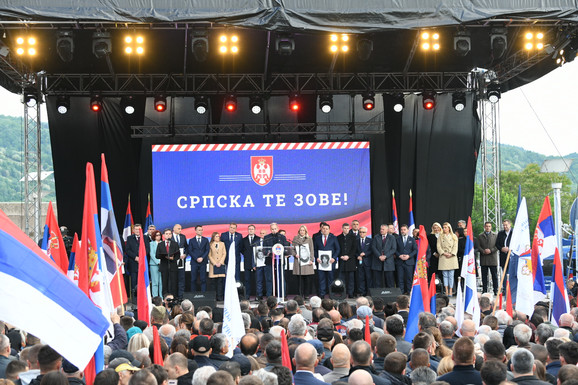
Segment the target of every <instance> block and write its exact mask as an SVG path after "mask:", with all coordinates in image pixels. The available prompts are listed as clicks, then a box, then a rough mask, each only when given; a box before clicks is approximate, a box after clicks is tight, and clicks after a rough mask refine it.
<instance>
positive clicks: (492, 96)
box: [486, 82, 502, 103]
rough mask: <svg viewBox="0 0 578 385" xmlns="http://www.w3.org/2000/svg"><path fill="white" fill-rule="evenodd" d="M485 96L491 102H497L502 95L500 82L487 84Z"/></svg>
mask: <svg viewBox="0 0 578 385" xmlns="http://www.w3.org/2000/svg"><path fill="white" fill-rule="evenodd" d="M486 96H487V97H488V100H489V101H490V102H491V103H497V102H498V100H500V98H501V97H502V92H501V91H500V84H499V83H497V82H492V83H490V84H488V87H487V88H486Z"/></svg>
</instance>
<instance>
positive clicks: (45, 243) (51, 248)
mask: <svg viewBox="0 0 578 385" xmlns="http://www.w3.org/2000/svg"><path fill="white" fill-rule="evenodd" d="M42 250H44V252H45V253H46V255H48V256H49V257H50V258H52V260H53V261H54V262H55V263H56V265H57V266H58V267H59V268H60V270H61V271H62V272H63V273H66V270H67V269H68V255H67V254H66V247H64V241H63V240H62V234H61V233H60V227H58V222H57V221H56V215H54V209H53V208H52V202H49V203H48V211H47V212H46V224H45V225H44V237H43V238H42Z"/></svg>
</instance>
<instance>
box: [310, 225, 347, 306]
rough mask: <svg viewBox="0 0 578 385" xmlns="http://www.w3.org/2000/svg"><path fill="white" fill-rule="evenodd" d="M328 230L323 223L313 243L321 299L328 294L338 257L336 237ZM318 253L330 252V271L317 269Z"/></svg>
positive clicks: (319, 262)
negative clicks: (319, 233)
mask: <svg viewBox="0 0 578 385" xmlns="http://www.w3.org/2000/svg"><path fill="white" fill-rule="evenodd" d="M329 230H330V226H329V224H327V223H324V224H323V225H322V226H321V235H320V236H318V237H317V238H315V240H314V241H313V247H314V249H315V260H316V261H317V272H318V274H319V296H320V297H321V299H323V297H325V294H328V293H329V286H330V285H331V283H332V282H333V271H334V270H335V265H336V261H337V257H338V256H339V252H340V248H339V242H338V241H337V237H336V236H335V235H333V234H331V233H330V232H329ZM320 251H331V258H330V259H329V264H330V265H331V271H323V270H320V269H319V265H320V264H321V257H320V255H319V252H320ZM322 254H323V253H322Z"/></svg>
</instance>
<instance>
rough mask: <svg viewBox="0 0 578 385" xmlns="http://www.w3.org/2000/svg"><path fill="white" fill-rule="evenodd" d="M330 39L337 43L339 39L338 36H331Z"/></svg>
mask: <svg viewBox="0 0 578 385" xmlns="http://www.w3.org/2000/svg"><path fill="white" fill-rule="evenodd" d="M330 39H331V41H337V40H338V37H337V35H331V36H330Z"/></svg>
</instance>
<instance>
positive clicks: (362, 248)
mask: <svg viewBox="0 0 578 385" xmlns="http://www.w3.org/2000/svg"><path fill="white" fill-rule="evenodd" d="M355 242H356V243H357V252H356V253H355V258H356V260H357V257H359V255H360V254H361V253H365V255H364V256H363V257H362V258H363V266H367V267H369V268H371V260H372V258H373V249H372V248H371V238H369V237H365V239H364V240H363V244H361V238H359V237H358V238H357V240H356V241H355ZM357 263H359V261H358V262H357Z"/></svg>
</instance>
